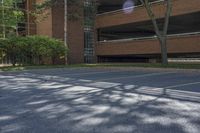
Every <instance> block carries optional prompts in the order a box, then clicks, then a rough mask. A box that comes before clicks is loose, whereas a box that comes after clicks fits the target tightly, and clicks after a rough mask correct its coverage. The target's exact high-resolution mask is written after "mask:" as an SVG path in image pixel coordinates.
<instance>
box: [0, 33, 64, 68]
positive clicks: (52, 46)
mask: <svg viewBox="0 0 200 133" xmlns="http://www.w3.org/2000/svg"><path fill="white" fill-rule="evenodd" d="M0 49H1V51H4V52H5V53H6V54H7V56H9V57H10V59H11V62H12V64H13V66H14V65H15V64H20V65H36V64H45V63H47V61H48V60H50V61H51V63H54V62H55V59H59V58H62V57H63V56H64V55H65V53H66V52H67V50H66V47H65V46H64V44H63V42H62V41H60V40H57V39H53V38H49V37H46V36H27V37H11V38H9V39H4V40H3V41H2V40H1V41H0Z"/></svg>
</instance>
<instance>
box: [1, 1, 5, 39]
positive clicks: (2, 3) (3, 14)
mask: <svg viewBox="0 0 200 133" xmlns="http://www.w3.org/2000/svg"><path fill="white" fill-rule="evenodd" d="M1 5H2V28H3V29H2V30H3V32H2V34H3V38H6V27H5V21H4V20H5V9H4V0H1Z"/></svg>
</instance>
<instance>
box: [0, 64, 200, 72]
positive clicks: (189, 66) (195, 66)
mask: <svg viewBox="0 0 200 133" xmlns="http://www.w3.org/2000/svg"><path fill="white" fill-rule="evenodd" d="M82 67H89V68H90V67H91V68H93V67H143V68H175V69H200V64H186V63H185V64H183V63H170V64H168V65H162V64H158V63H102V64H77V65H40V66H15V67H13V66H7V67H0V71H20V70H30V69H50V68H82Z"/></svg>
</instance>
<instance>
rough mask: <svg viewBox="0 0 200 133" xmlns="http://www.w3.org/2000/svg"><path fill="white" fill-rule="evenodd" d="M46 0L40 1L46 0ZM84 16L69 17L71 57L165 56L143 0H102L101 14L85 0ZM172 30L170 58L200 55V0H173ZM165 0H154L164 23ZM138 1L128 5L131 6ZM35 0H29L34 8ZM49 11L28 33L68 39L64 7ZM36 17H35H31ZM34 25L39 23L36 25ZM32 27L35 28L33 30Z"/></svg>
mask: <svg viewBox="0 0 200 133" xmlns="http://www.w3.org/2000/svg"><path fill="white" fill-rule="evenodd" d="M41 1H42V0H36V2H41ZM81 2H82V5H83V7H84V8H80V9H79V15H80V17H79V19H78V20H75V21H72V20H69V21H68V46H69V49H70V52H69V62H70V63H72V64H74V63H84V62H85V63H91V62H141V61H142V62H149V61H156V60H159V58H160V46H159V42H158V41H157V39H156V37H155V32H154V29H153V26H152V23H151V20H150V19H149V17H148V15H147V13H146V10H145V8H144V7H143V6H141V4H140V2H138V1H137V0H99V1H98V8H97V14H96V15H95V17H94V16H93V15H92V14H91V7H93V6H92V3H91V2H90V0H82V1H81ZM172 2H173V11H172V15H171V18H170V24H169V30H168V41H167V42H168V45H167V47H168V54H169V57H172V58H177V57H199V56H200V1H199V0H172ZM164 3H165V2H163V0H161V1H155V0H152V9H153V11H154V12H155V14H156V16H157V19H158V21H159V25H160V26H162V22H163V19H162V18H163V16H164V12H165V6H164ZM127 4H128V6H134V8H132V7H129V8H128V9H127V8H126V9H124V8H125V7H126V6H127ZM31 5H32V2H31V1H30V0H29V2H27V3H26V8H27V9H28V10H29V9H31ZM48 12H49V16H48V18H47V19H45V20H44V21H42V22H40V23H37V24H36V25H34V26H33V25H27V27H29V28H27V29H28V30H29V31H28V34H39V35H48V36H50V37H55V38H60V39H63V37H64V30H63V29H64V28H63V26H64V8H63V4H57V5H55V6H54V7H53V8H52V9H50V10H48ZM29 21H31V18H29ZM32 27H34V28H32ZM31 29H32V30H31Z"/></svg>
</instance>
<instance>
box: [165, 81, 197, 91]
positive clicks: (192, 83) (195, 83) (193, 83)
mask: <svg viewBox="0 0 200 133" xmlns="http://www.w3.org/2000/svg"><path fill="white" fill-rule="evenodd" d="M197 84H200V82H191V83H185V84H178V85H173V86H167V87H164V89H169V88H170V89H171V88H176V87H183V86H189V85H197Z"/></svg>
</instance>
